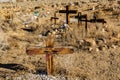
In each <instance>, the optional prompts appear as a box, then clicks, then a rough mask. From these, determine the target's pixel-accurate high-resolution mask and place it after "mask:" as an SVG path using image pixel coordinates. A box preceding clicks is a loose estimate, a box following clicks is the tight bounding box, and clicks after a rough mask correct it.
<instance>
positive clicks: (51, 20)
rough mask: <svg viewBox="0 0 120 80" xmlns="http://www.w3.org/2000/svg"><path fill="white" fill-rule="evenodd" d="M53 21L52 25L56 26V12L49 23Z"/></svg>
mask: <svg viewBox="0 0 120 80" xmlns="http://www.w3.org/2000/svg"><path fill="white" fill-rule="evenodd" d="M53 19H54V25H56V20H57V19H59V18H58V17H57V16H56V12H55V13H54V17H51V21H52V20H53Z"/></svg>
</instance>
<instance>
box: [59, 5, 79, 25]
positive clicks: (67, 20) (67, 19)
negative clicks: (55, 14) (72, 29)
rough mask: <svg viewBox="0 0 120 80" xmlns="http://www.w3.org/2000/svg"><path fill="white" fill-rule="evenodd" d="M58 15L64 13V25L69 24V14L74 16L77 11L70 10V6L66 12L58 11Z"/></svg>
mask: <svg viewBox="0 0 120 80" xmlns="http://www.w3.org/2000/svg"><path fill="white" fill-rule="evenodd" d="M59 13H66V24H69V22H70V15H69V14H76V13H77V10H70V5H67V6H66V10H59Z"/></svg>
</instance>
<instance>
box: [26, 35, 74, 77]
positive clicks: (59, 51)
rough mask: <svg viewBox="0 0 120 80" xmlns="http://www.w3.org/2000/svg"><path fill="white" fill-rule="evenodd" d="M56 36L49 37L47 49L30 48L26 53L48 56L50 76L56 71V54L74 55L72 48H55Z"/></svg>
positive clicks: (48, 72)
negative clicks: (54, 56) (54, 58)
mask: <svg viewBox="0 0 120 80" xmlns="http://www.w3.org/2000/svg"><path fill="white" fill-rule="evenodd" d="M53 37H54V36H53V35H52V34H51V35H49V36H48V38H47V41H46V47H44V48H28V49H27V50H26V53H27V54H28V55H33V54H34V55H36V54H38V55H39V54H46V64H47V74H48V75H50V74H52V73H53V71H54V66H53V55H54V54H68V53H73V49H72V48H65V47H64V48H63V47H62V48H55V47H54V38H53Z"/></svg>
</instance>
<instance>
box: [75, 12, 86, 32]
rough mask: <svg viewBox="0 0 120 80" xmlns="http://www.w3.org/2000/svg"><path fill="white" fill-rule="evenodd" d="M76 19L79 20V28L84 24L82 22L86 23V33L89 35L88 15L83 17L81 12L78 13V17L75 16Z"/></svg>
mask: <svg viewBox="0 0 120 80" xmlns="http://www.w3.org/2000/svg"><path fill="white" fill-rule="evenodd" d="M75 18H77V19H78V27H79V25H81V24H82V21H84V22H85V32H86V34H87V22H88V20H87V14H84V15H82V14H81V12H78V15H77V16H75Z"/></svg>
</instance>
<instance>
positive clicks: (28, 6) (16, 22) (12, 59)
mask: <svg viewBox="0 0 120 80" xmlns="http://www.w3.org/2000/svg"><path fill="white" fill-rule="evenodd" d="M62 1H63V0H61V2H59V3H57V2H54V3H53V2H52V1H51V2H44V1H43V2H41V3H40V2H39V1H38V2H19V3H0V14H1V15H0V80H120V20H119V19H120V7H119V6H120V4H119V3H116V2H114V1H113V2H111V3H112V4H111V3H110V2H109V3H106V4H103V3H102V2H101V3H100V2H84V1H79V2H70V3H69V4H70V5H71V7H70V9H76V10H78V12H82V14H87V16H88V19H91V18H92V16H93V13H94V12H97V16H98V18H104V19H105V21H106V22H107V23H106V24H104V25H103V24H101V23H88V32H87V34H86V33H85V28H84V26H85V24H84V23H82V25H80V26H79V27H78V23H77V19H75V18H74V16H75V15H77V14H72V15H71V18H70V24H69V26H70V29H68V30H67V31H66V32H64V31H63V32H60V31H61V29H60V27H61V26H62V25H63V24H64V23H65V14H60V13H57V14H56V15H57V17H59V19H58V20H57V24H56V25H54V21H51V20H50V18H51V17H53V16H54V12H55V11H58V10H62V9H65V7H64V6H65V5H66V4H67V3H65V2H64V1H63V2H62ZM3 6H4V7H3ZM11 6H12V7H11ZM35 7H37V9H36V11H38V12H39V15H38V16H37V19H36V17H35V16H34V11H35ZM25 27H26V28H30V29H31V31H28V30H24V29H25ZM48 30H49V31H50V32H56V34H55V47H58V46H62V47H72V48H73V49H74V53H73V54H66V55H61V54H55V55H54V67H55V68H54V74H53V75H46V59H45V55H33V56H29V55H27V54H26V49H27V48H29V47H45V39H46V37H47V36H46V35H45V34H46V33H47V31H48Z"/></svg>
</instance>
